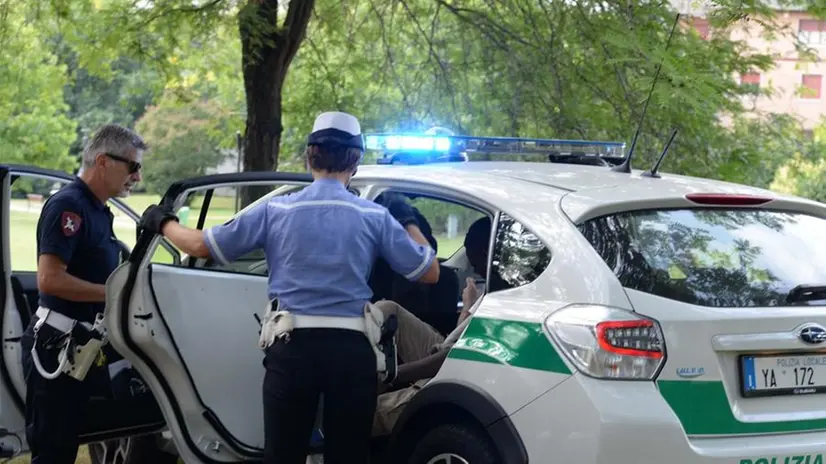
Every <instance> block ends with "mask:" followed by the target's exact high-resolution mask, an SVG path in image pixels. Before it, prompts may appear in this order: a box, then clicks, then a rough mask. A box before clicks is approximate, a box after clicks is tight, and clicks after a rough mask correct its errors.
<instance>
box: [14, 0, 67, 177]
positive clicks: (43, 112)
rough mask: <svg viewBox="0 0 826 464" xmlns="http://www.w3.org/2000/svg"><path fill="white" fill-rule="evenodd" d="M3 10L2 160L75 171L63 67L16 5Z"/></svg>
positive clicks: (36, 29)
mask: <svg viewBox="0 0 826 464" xmlns="http://www.w3.org/2000/svg"><path fill="white" fill-rule="evenodd" d="M0 11H2V12H3V15H2V23H0V115H3V116H2V119H0V162H6V163H28V164H36V165H39V166H44V167H49V168H54V169H61V170H71V169H72V168H73V167H74V162H73V160H72V158H71V157H70V156H69V144H70V143H71V142H72V141H73V140H74V138H75V134H74V130H75V123H74V121H72V120H71V119H70V118H69V117H68V115H67V110H68V106H67V105H66V103H65V102H64V100H63V85H65V83H66V76H65V68H64V67H63V66H61V65H59V64H58V62H57V59H56V58H55V57H54V56H53V55H52V54H50V53H49V50H48V49H47V48H46V47H45V46H44V45H43V42H42V36H41V35H40V31H39V30H38V28H37V27H36V26H35V25H32V24H29V23H27V22H26V21H25V18H24V17H23V15H22V12H21V11H19V9H18V8H15V5H14V4H3V5H2V9H0Z"/></svg>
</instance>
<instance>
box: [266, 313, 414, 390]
mask: <svg viewBox="0 0 826 464" xmlns="http://www.w3.org/2000/svg"><path fill="white" fill-rule="evenodd" d="M397 328H398V321H397V320H396V316H395V315H390V317H389V318H387V320H385V318H384V313H383V312H381V310H379V309H378V308H376V307H375V306H373V305H372V304H371V303H369V302H368V303H367V304H365V305H364V314H363V317H334V316H310V315H304V314H293V313H291V312H290V311H288V310H286V309H284V308H282V307H281V303H280V302H278V301H277V300H273V301H271V302H270V303H269V304H267V307H266V309H265V310H264V318H263V319H262V321H261V336H260V337H259V339H258V346H259V347H260V348H261V349H263V350H266V349H267V348H269V347H270V346H271V345H272V344H273V343H275V341H276V340H278V339H282V340H284V341H285V342H287V343H289V340H290V333H291V332H292V331H293V330H295V329H345V330H354V331H356V332H361V333H363V334H364V335H365V336H366V337H367V340H369V341H370V346H372V348H373V352H374V353H375V354H376V372H378V374H379V376H380V377H381V379H382V381H383V382H384V383H388V384H389V383H391V382H393V381H394V380H395V379H396V375H397V374H398V358H397V356H396V353H397V348H396V337H395V335H396V329H397Z"/></svg>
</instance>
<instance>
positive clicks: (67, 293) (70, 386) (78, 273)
mask: <svg viewBox="0 0 826 464" xmlns="http://www.w3.org/2000/svg"><path fill="white" fill-rule="evenodd" d="M146 148H147V146H146V144H145V143H144V141H143V140H142V139H141V138H140V137H139V136H137V135H136V134H135V133H134V132H132V131H130V130H128V129H126V128H124V127H120V126H117V125H105V126H103V127H101V128H100V129H99V130H98V131H97V133H96V134H95V135H94V136H93V137H92V138H91V140H89V142H88V144H87V146H86V148H85V149H84V151H83V155H82V156H83V159H82V166H81V170H80V172H79V173H78V177H76V178H75V180H74V181H73V182H72V183H70V184H68V185H66V186H64V187H63V188H62V189H60V190H59V191H58V192H57V193H55V194H54V195H52V196H51V197H50V198H49V199H48V200H47V201H46V204H45V205H44V206H43V210H42V212H41V214H40V219H39V220H38V223H37V286H38V290H39V291H40V298H39V307H38V309H37V311H36V313H35V315H34V317H33V318H32V321H31V323H30V324H29V326H28V327H27V328H26V331H25V332H24V334H23V338H22V340H21V344H22V348H23V356H22V357H23V370H24V375H25V378H26V385H27V391H26V440H27V441H28V444H29V447H30V449H31V455H32V463H33V464H64V463H65V464H71V463H73V462H75V458H76V456H77V451H78V439H77V436H78V428H79V422H80V420H81V419H82V417H83V405H84V403H85V402H86V401H87V400H88V398H89V396H90V395H91V394H92V393H93V392H94V391H97V390H98V386H100V385H106V384H108V379H109V374H108V370H107V369H105V368H100V367H97V366H96V365H93V366H92V368H91V370H90V371H89V373H88V374H87V375H86V376H85V378H84V379H83V381H79V380H77V379H76V378H73V377H71V376H69V375H67V374H65V373H63V372H64V371H61V369H60V361H59V359H58V358H59V357H60V353H61V348H63V347H65V346H66V343H67V341H68V340H74V341H76V342H77V343H78V344H79V345H83V344H85V342H86V341H88V337H87V338H86V339H85V340H81V339H75V338H83V333H81V332H82V329H90V328H91V327H92V325H93V323H94V321H95V319H96V316H97V315H98V314H102V313H103V310H104V301H105V291H104V290H105V286H104V284H105V283H106V279H107V278H108V277H109V275H110V274H111V273H112V271H114V269H115V268H116V267H117V266H118V264H119V262H120V256H121V247H120V245H119V244H118V242H117V239H116V238H115V235H114V232H113V231H112V221H113V219H114V216H113V215H112V212H111V211H110V210H109V207H108V206H106V202H107V201H108V200H109V199H110V198H112V197H116V196H120V197H122V196H126V195H128V194H129V193H130V191H131V189H132V186H133V185H134V184H135V183H136V182H138V181H140V168H141V159H142V156H143V152H144V151H145V150H146ZM73 326H75V329H72V327H73ZM86 335H88V333H87V334H86ZM33 347H34V353H33V352H32V351H33V350H32V348H33ZM100 359H102V357H101V358H100ZM100 359H99V360H100Z"/></svg>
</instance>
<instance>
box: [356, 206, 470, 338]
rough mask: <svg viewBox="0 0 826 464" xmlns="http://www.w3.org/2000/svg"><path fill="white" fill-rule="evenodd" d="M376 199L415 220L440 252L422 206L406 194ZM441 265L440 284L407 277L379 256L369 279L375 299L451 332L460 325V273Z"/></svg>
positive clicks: (402, 218)
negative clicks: (401, 308) (398, 306)
mask: <svg viewBox="0 0 826 464" xmlns="http://www.w3.org/2000/svg"><path fill="white" fill-rule="evenodd" d="M375 202H376V203H378V204H380V205H383V206H385V207H386V208H388V209H389V210H390V213H391V214H393V216H394V217H396V218H397V219H398V218H401V219H400V220H401V221H413V222H415V223H416V225H417V226H418V227H419V230H421V232H422V235H424V237H425V238H426V239H427V241H428V243H429V244H430V246H431V248H433V250H434V251H435V252H437V253H438V251H439V249H438V243H437V241H436V238H435V237H434V235H433V230H432V228H431V226H430V224H429V223H428V221H427V219H426V218H425V217H424V215H422V214H421V212H420V211H419V210H418V208H416V207H415V206H412V205H410V204H409V203H408V200H407V198H406V197H405V196H404V195H402V194H400V193H396V192H384V193H382V194H381V195H379V196H378V197H377V198H376V199H375ZM441 267H442V271H441V272H440V273H439V281H438V282H436V283H432V284H424V283H421V282H410V281H408V280H407V279H406V278H404V276H402V275H400V274H398V273H396V272H393V270H392V269H390V266H389V265H388V264H387V261H385V260H383V259H381V258H379V259H377V260H376V264H375V265H374V266H373V271H372V273H371V275H370V277H369V280H368V283H369V285H370V288H371V289H372V290H373V298H372V299H371V301H372V302H373V303H375V302H377V301H380V300H392V301H395V302H397V303H399V304H400V305H402V306H403V307H405V308H407V309H408V310H409V311H410V312H411V313H413V314H414V315H415V316H416V317H418V318H419V319H421V320H423V321H425V322H426V323H427V324H429V325H430V326H431V327H433V328H434V329H436V330H438V331H439V332H440V333H441V334H442V335H447V334H449V333H450V331H451V330H453V328H454V327H456V318H457V317H458V314H457V312H456V296H457V295H459V293H460V291H461V287H460V286H459V279H458V277H457V276H456V274H455V273H453V272H452V271H451V270H450V269H449V268H445V267H444V266H441Z"/></svg>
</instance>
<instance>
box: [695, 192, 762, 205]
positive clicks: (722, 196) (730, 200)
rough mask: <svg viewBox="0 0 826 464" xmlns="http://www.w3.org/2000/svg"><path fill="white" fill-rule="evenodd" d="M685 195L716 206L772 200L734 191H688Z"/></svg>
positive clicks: (703, 203)
mask: <svg viewBox="0 0 826 464" xmlns="http://www.w3.org/2000/svg"><path fill="white" fill-rule="evenodd" d="M685 197H686V199H688V200H689V201H693V202H694V203H698V204H701V205H716V206H754V205H762V204H764V203H768V202H770V201H772V198H770V197H761V196H757V195H740V194H734V193H732V194H728V193H689V194H687V195H686V196H685Z"/></svg>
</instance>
